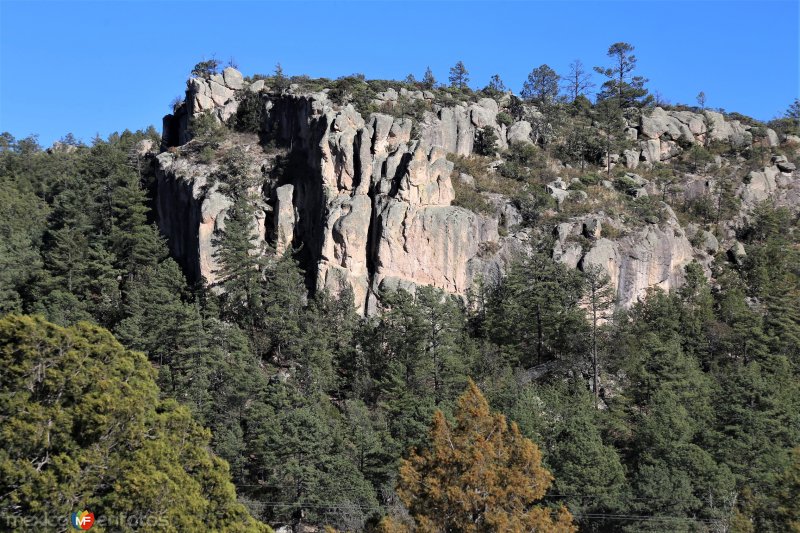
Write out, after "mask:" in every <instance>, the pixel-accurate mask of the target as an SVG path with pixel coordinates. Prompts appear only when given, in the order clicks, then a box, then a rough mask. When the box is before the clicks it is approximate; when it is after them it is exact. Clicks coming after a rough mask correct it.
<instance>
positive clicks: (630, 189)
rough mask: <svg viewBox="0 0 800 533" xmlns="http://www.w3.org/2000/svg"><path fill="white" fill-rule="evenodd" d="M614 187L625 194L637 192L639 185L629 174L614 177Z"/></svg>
mask: <svg viewBox="0 0 800 533" xmlns="http://www.w3.org/2000/svg"><path fill="white" fill-rule="evenodd" d="M614 188H615V189H617V190H618V191H620V192H624V193H625V194H635V193H636V191H637V190H638V189H639V185H638V184H637V183H636V182H635V181H633V180H632V179H631V178H629V177H628V176H625V175H623V176H619V177H617V178H616V179H614Z"/></svg>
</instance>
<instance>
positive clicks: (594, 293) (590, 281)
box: [581, 265, 615, 405]
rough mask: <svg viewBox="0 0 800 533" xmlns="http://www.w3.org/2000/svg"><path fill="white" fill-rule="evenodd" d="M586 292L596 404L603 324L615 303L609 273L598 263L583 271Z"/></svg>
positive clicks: (584, 300)
mask: <svg viewBox="0 0 800 533" xmlns="http://www.w3.org/2000/svg"><path fill="white" fill-rule="evenodd" d="M583 279H584V293H583V299H582V301H581V303H582V304H583V305H584V306H585V308H586V312H587V315H588V318H589V324H590V326H591V342H590V347H591V357H590V359H591V362H592V391H593V392H594V397H595V405H597V403H598V401H599V398H600V361H599V359H600V353H599V346H600V344H601V341H602V339H601V337H602V336H603V333H604V330H603V327H602V326H603V324H604V323H605V322H606V321H607V320H608V319H609V318H610V311H611V309H612V307H613V305H614V299H615V298H614V296H615V295H614V287H613V286H612V285H611V279H610V278H609V277H608V274H606V272H605V271H604V270H603V269H602V267H600V266H598V265H589V266H588V267H586V268H585V269H584V271H583Z"/></svg>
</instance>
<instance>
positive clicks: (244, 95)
mask: <svg viewBox="0 0 800 533" xmlns="http://www.w3.org/2000/svg"><path fill="white" fill-rule="evenodd" d="M264 112H265V107H264V101H263V100H262V99H261V95H260V94H258V93H254V92H251V91H241V92H240V93H239V107H238V108H237V109H236V114H235V115H234V116H233V120H232V121H231V122H232V125H233V129H235V130H236V131H242V132H248V133H258V132H259V131H261V124H262V122H263V120H264Z"/></svg>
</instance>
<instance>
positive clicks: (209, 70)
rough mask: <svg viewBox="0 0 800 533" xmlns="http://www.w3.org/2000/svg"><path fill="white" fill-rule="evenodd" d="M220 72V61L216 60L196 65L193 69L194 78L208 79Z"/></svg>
mask: <svg viewBox="0 0 800 533" xmlns="http://www.w3.org/2000/svg"><path fill="white" fill-rule="evenodd" d="M218 70H219V61H217V60H216V59H209V60H207V61H201V62H199V63H198V64H196V65H195V66H194V68H193V69H192V76H195V77H197V78H205V79H208V78H210V77H211V75H212V74H216V73H217V71H218Z"/></svg>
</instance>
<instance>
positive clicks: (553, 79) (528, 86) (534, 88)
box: [520, 65, 561, 107]
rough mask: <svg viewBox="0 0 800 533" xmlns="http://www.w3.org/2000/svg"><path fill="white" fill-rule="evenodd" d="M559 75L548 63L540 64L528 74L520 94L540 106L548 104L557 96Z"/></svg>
mask: <svg viewBox="0 0 800 533" xmlns="http://www.w3.org/2000/svg"><path fill="white" fill-rule="evenodd" d="M560 79H561V77H560V76H559V75H558V74H557V73H556V71H555V70H553V69H552V68H550V67H549V66H548V65H540V66H538V67H536V68H535V69H533V70H532V71H531V72H530V74H528V79H527V80H526V81H525V83H524V84H523V86H522V91H521V92H520V96H522V97H523V98H526V99H528V100H532V101H534V102H536V103H537V104H539V105H541V106H545V107H547V106H550V105H551V104H553V102H555V100H556V98H557V97H558V83H559V80H560Z"/></svg>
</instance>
